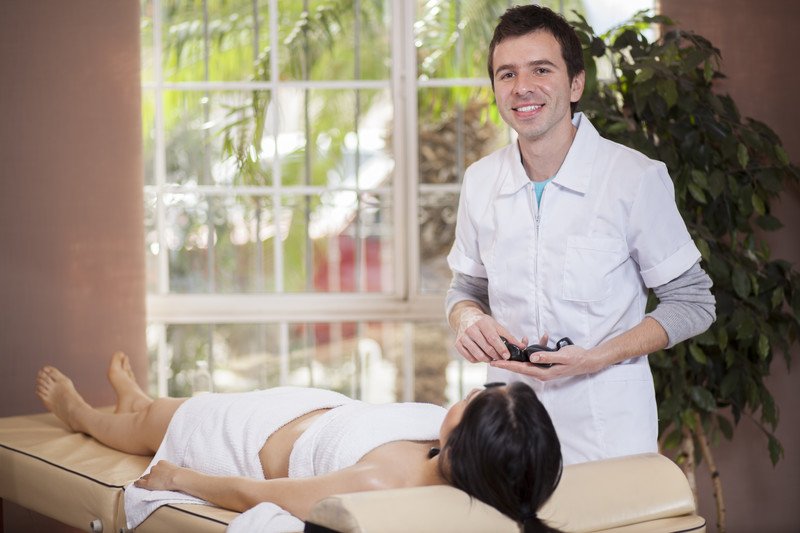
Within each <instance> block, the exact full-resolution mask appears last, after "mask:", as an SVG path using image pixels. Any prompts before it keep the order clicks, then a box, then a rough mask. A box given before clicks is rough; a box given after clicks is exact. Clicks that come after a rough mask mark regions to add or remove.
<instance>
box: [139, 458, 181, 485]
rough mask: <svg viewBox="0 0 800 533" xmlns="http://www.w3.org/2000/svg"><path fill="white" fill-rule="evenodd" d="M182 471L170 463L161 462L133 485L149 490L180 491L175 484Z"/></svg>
mask: <svg viewBox="0 0 800 533" xmlns="http://www.w3.org/2000/svg"><path fill="white" fill-rule="evenodd" d="M180 470H181V467H179V466H178V465H176V464H172V463H170V462H169V461H159V462H157V463H156V464H154V465H153V468H151V469H150V472H149V473H147V474H145V475H143V476H142V477H140V478H139V479H137V480H136V481H135V482H134V483H133V484H134V485H135V486H137V487H140V488H143V489H147V490H180V489H179V488H178V486H177V483H176V482H175V478H176V476H177V474H178V472H179V471H180Z"/></svg>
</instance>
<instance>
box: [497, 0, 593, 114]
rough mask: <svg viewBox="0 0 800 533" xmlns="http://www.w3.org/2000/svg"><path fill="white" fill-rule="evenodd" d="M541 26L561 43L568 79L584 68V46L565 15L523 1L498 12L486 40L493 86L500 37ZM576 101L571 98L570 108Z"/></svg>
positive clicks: (507, 36)
mask: <svg viewBox="0 0 800 533" xmlns="http://www.w3.org/2000/svg"><path fill="white" fill-rule="evenodd" d="M540 30H544V31H546V32H548V33H549V34H550V35H552V36H553V37H555V39H556V41H558V44H559V45H560V46H561V57H563V58H564V62H565V63H566V64H567V76H568V77H569V81H570V83H572V80H573V79H574V78H575V76H577V75H578V73H579V72H581V71H583V70H584V64H583V48H582V47H581V41H580V39H578V34H577V33H575V30H574V29H572V26H570V25H569V22H567V21H566V19H565V18H564V17H562V16H561V15H559V14H558V13H556V12H554V11H552V10H550V9H548V8H546V7H542V6H537V5H525V6H516V7H512V8H510V9H508V10H507V11H506V12H505V13H503V14H502V15H501V16H500V21H499V22H498V23H497V27H496V28H495V29H494V35H493V36H492V41H491V42H490V43H489V58H488V62H487V66H488V68H489V80H491V82H492V88H494V49H495V48H496V47H497V45H498V44H500V42H501V41H503V40H504V39H507V38H509V37H521V36H523V35H528V34H529V33H533V32H536V31H540ZM577 106H578V102H572V112H573V113H574V112H575V108H576V107H577Z"/></svg>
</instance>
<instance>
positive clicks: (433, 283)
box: [419, 190, 458, 292]
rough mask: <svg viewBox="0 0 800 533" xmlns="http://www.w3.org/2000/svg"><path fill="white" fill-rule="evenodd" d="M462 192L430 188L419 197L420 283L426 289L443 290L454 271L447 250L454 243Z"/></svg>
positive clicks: (423, 290)
mask: <svg viewBox="0 0 800 533" xmlns="http://www.w3.org/2000/svg"><path fill="white" fill-rule="evenodd" d="M457 212H458V193H456V192H441V191H435V190H433V191H429V192H427V193H424V194H421V195H420V198H419V246H420V265H419V268H420V284H421V289H422V292H442V291H446V290H447V287H449V286H450V278H451V277H452V274H451V272H450V267H448V266H447V254H448V253H450V248H451V247H452V245H453V239H454V238H455V228H456V214H457Z"/></svg>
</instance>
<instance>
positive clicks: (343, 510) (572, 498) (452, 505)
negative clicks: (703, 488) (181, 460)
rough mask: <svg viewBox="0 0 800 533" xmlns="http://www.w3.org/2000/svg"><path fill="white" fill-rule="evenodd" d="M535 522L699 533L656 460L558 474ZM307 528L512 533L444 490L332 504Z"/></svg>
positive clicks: (679, 478)
mask: <svg viewBox="0 0 800 533" xmlns="http://www.w3.org/2000/svg"><path fill="white" fill-rule="evenodd" d="M539 516H541V517H542V518H543V519H545V520H546V521H547V522H548V523H550V524H551V525H552V526H555V527H557V528H560V529H562V530H563V531H567V532H589V531H615V532H618V533H638V532H645V531H648V532H655V531H659V532H663V531H704V530H705V520H704V519H703V518H701V517H699V516H697V515H696V514H695V511H694V500H693V497H692V493H691V490H690V489H689V485H688V483H687V481H686V478H685V477H684V475H683V472H681V470H680V469H679V468H678V467H677V466H676V465H675V464H674V463H672V461H670V460H669V459H667V458H665V457H663V456H660V455H657V454H646V455H640V456H632V457H625V458H620V459H612V460H607V461H597V462H593V463H584V464H581V465H573V466H570V467H567V468H565V469H564V476H563V478H562V481H561V484H560V485H559V487H558V489H557V490H556V492H555V494H554V495H553V497H552V498H551V500H550V501H549V502H548V503H547V504H546V505H545V506H544V507H543V508H542V510H541V511H540V513H539ZM309 522H313V523H314V524H318V525H320V526H323V527H327V528H329V529H333V530H336V531H341V532H343V533H362V532H381V533H393V532H397V533H401V532H407V531H414V532H419V533H425V532H431V533H433V532H444V531H459V532H464V533H470V532H472V533H481V532H486V531H492V532H497V533H503V532H508V533H518V531H519V528H518V527H517V525H516V523H515V522H513V521H512V520H511V519H509V518H507V517H506V516H504V515H502V514H501V513H500V512H498V511H496V510H495V509H493V508H491V507H489V506H488V505H485V504H483V503H481V502H479V501H477V500H470V498H469V497H468V496H467V495H466V494H465V493H463V492H460V491H458V490H456V489H454V488H452V487H445V486H436V487H421V488H413V489H397V490H388V491H379V492H364V493H357V494H343V495H338V496H333V497H331V498H326V499H325V500H323V501H322V502H320V503H319V504H317V505H316V506H315V508H314V509H313V510H312V512H311V516H310V518H309Z"/></svg>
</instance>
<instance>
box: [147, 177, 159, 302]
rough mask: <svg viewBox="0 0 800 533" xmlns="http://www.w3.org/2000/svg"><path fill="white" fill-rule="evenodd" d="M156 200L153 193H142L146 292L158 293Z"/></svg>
mask: <svg viewBox="0 0 800 533" xmlns="http://www.w3.org/2000/svg"><path fill="white" fill-rule="evenodd" d="M157 207H158V201H157V197H156V194H155V193H152V192H145V193H144V248H145V250H144V257H145V272H146V280H147V292H148V293H150V294H156V293H158V275H159V272H158V254H159V252H160V249H159V248H160V245H159V242H158V230H157V227H156V220H157V212H158V211H157Z"/></svg>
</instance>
